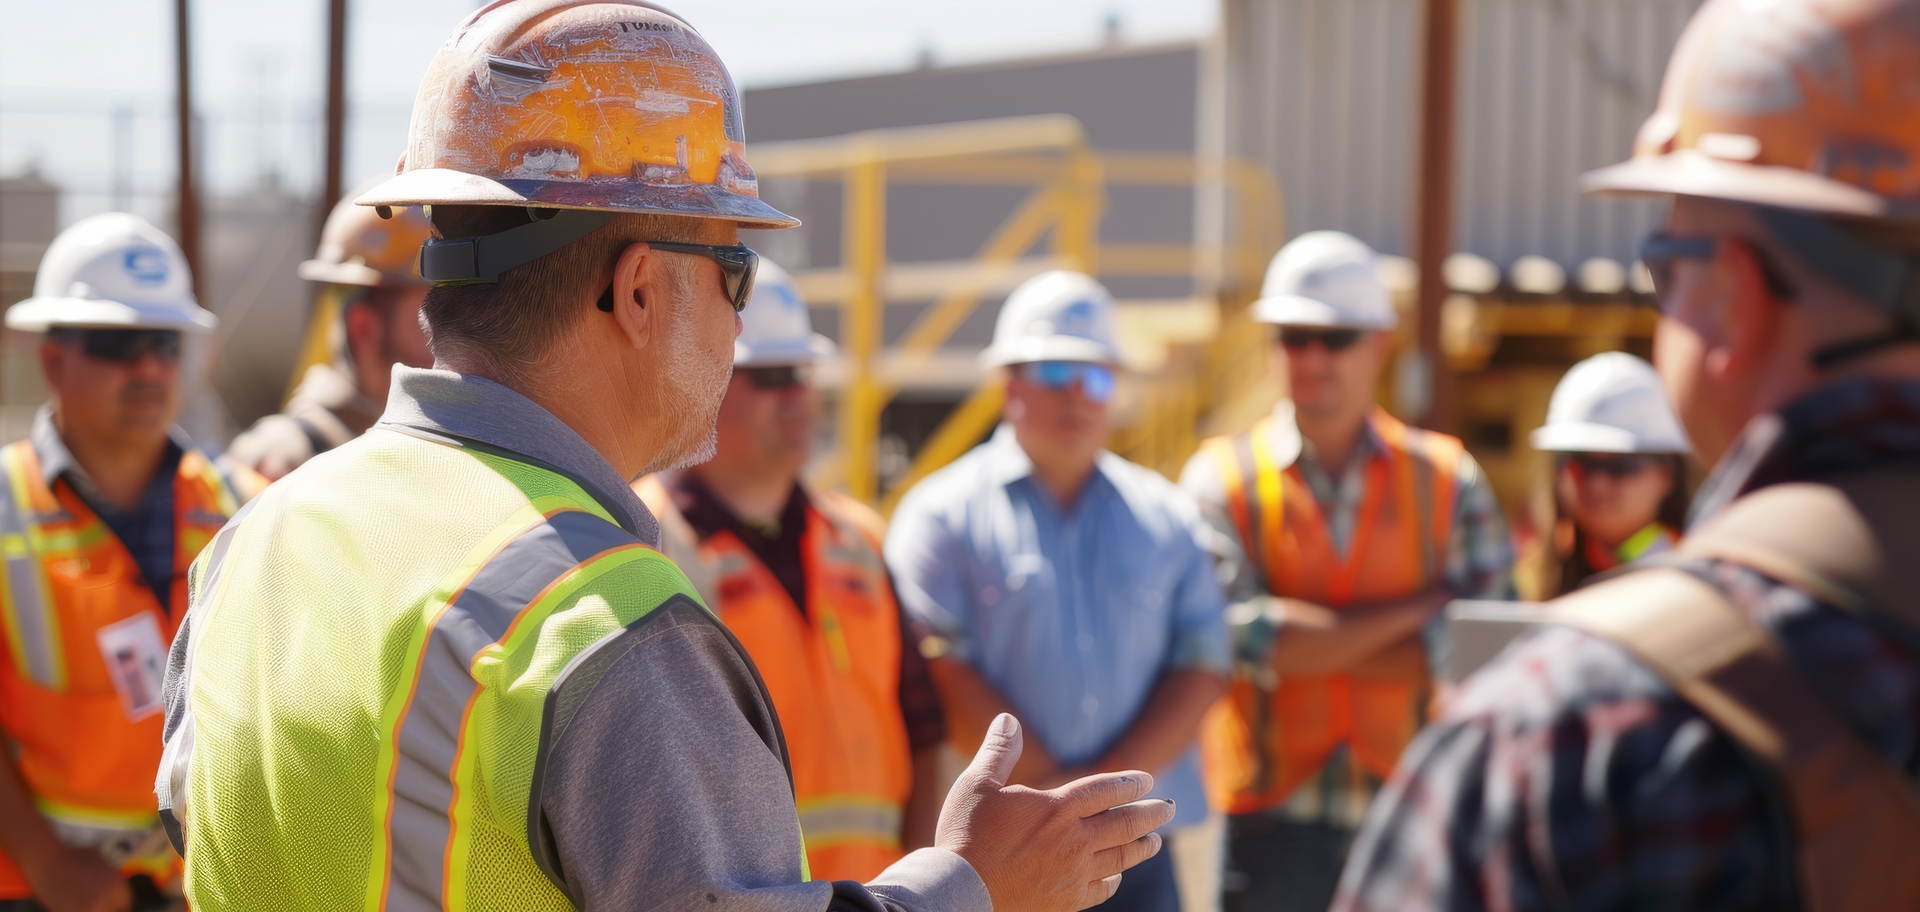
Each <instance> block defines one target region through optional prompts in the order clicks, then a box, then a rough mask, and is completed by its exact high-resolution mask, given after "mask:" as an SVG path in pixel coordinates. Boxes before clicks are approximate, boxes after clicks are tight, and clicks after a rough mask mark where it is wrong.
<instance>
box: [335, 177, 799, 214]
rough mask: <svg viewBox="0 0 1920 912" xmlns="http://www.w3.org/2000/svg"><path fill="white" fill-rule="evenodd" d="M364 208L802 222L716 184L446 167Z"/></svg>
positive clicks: (386, 186) (370, 196)
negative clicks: (557, 177) (526, 176)
mask: <svg viewBox="0 0 1920 912" xmlns="http://www.w3.org/2000/svg"><path fill="white" fill-rule="evenodd" d="M354 202H355V203H357V204H359V205H362V206H540V207H543V208H548V209H584V210H587V211H590V212H631V213H634V214H636V215H677V216H683V217H686V218H709V219H724V220H727V221H731V222H734V223H735V224H737V225H739V226H740V227H742V228H796V227H799V225H800V220H799V219H796V218H794V217H793V216H790V215H787V214H786V213H784V212H781V211H780V210H778V209H775V208H773V207H772V206H769V205H767V204H766V203H765V202H762V201H761V200H760V199H759V198H758V197H752V196H744V195H741V194H738V193H731V192H728V191H726V190H722V189H721V188H720V187H719V186H717V185H714V184H649V183H645V182H643V181H636V180H630V179H626V178H621V179H618V180H606V179H590V180H579V181H543V180H504V181H497V180H493V179H491V178H485V177H481V176H479V175H477V174H468V173H466V172H465V171H454V170H451V169H448V168H418V169H415V170H412V171H406V172H402V173H400V174H396V175H394V176H393V177H392V178H389V179H388V180H385V181H383V182H381V183H380V185H379V186H376V187H374V188H373V189H371V190H369V191H367V192H366V193H363V194H361V195H360V196H359V198H357V199H355V200H354Z"/></svg>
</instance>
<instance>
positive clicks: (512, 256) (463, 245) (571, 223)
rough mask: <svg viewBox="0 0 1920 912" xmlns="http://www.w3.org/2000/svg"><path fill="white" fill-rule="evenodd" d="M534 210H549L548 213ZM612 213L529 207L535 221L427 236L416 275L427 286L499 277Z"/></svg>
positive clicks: (588, 229)
mask: <svg viewBox="0 0 1920 912" xmlns="http://www.w3.org/2000/svg"><path fill="white" fill-rule="evenodd" d="M536 211H545V212H551V213H552V214H551V215H549V216H546V217H544V218H543V217H539V216H537V215H535V212H536ZM615 214H616V213H612V212H593V211H588V210H584V209H549V210H533V209H529V210H527V215H528V217H529V218H532V219H533V221H530V222H528V223H527V224H525V225H520V226H517V227H513V228H509V229H507V230H505V231H501V232H498V233H496V234H488V235H483V236H481V237H470V238H452V239H446V240H442V239H438V238H433V239H429V240H428V241H427V242H426V243H425V244H423V245H421V247H420V277H421V278H423V279H425V280H427V284H429V285H473V284H478V283H483V282H498V281H500V274H501V273H503V272H506V271H507V270H509V269H512V268H514V267H515V266H524V265H526V264H528V263H531V262H533V261H534V260H537V259H539V258H541V257H543V256H546V255H547V254H549V253H552V252H554V251H556V250H559V249H560V248H562V247H565V246H567V245H568V244H571V243H573V242H574V241H577V240H580V239H581V238H583V237H586V236H587V235H589V234H592V233H593V231H594V229H596V228H599V227H600V226H601V225H605V224H606V223H608V222H610V221H613V217H614V215H615Z"/></svg>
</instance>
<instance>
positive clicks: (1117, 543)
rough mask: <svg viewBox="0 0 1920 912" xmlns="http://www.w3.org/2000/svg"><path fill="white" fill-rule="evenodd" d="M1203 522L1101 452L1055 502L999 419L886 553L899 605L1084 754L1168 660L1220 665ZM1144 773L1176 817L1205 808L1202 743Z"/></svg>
mask: <svg viewBox="0 0 1920 912" xmlns="http://www.w3.org/2000/svg"><path fill="white" fill-rule="evenodd" d="M1212 536H1213V532H1212V530H1211V527H1209V526H1208V525H1207V524H1206V522H1205V520H1204V519H1202V518H1201V516H1200V512H1199V509H1198V508H1197V507H1196V506H1195V505H1194V504H1193V501H1192V500H1191V499H1190V498H1189V497H1188V496H1187V495H1186V494H1184V493H1183V492H1181V491H1180V489H1179V488H1177V487H1175V486H1174V485H1173V483H1171V482H1169V481H1168V480H1167V479H1165V478H1163V477H1161V476H1160V475H1159V474H1158V473H1155V472H1153V471H1151V470H1149V469H1146V468H1143V467H1141V466H1137V465H1134V464H1133V463H1131V462H1128V461H1126V460H1125V459H1122V458H1120V457H1119V456H1116V455H1114V454H1112V453H1107V452H1102V453H1101V454H1100V456H1099V461H1098V463H1097V466H1096V470H1095V471H1094V473H1093V474H1092V475H1091V476H1090V477H1089V478H1088V480H1087V482H1086V485H1085V487H1084V488H1083V489H1082V490H1081V492H1080V494H1079V496H1078V497H1077V498H1075V499H1074V502H1073V505H1072V507H1071V508H1066V509H1063V508H1062V507H1061V506H1060V504H1059V502H1058V501H1057V500H1056V499H1055V498H1054V496H1053V494H1052V493H1051V492H1050V491H1049V490H1047V489H1046V488H1045V487H1044V486H1043V485H1041V484H1040V482H1039V480H1038V479H1036V478H1034V477H1033V462H1032V460H1030V459H1028V458H1027V454H1026V452H1025V451H1024V450H1022V449H1021V447H1020V444H1019V442H1018V441H1017V440H1015V439H1014V435H1013V431H1012V429H1011V428H1008V427H1006V426H1002V427H1001V428H1000V429H999V430H998V431H997V432H995V433H994V435H993V438H992V439H991V440H989V441H988V442H986V443H984V444H982V445H980V446H979V447H976V448H975V449H974V450H973V451H972V452H970V453H968V454H966V455H965V456H962V457H961V458H960V459H958V460H956V461H955V462H954V463H953V464H952V465H949V466H947V467H946V468H944V469H941V470H940V471H938V472H936V473H934V474H932V475H930V476H928V477H927V479H926V480H925V481H923V482H921V484H920V485H919V486H917V487H915V488H914V489H913V490H912V491H910V492H908V494H907V496H906V497H905V498H904V499H903V500H902V501H901V502H900V506H899V509H898V510H896V511H895V512H894V514H893V519H892V522H891V525H890V528H889V529H888V532H887V541H886V560H887V567H888V569H889V570H890V571H892V573H893V577H894V583H895V586H896V587H897V588H898V590H899V593H900V602H901V605H902V607H904V608H906V609H907V610H908V611H909V612H911V613H912V614H913V615H914V616H915V617H917V618H919V619H920V620H921V621H923V622H925V623H926V624H927V625H928V626H929V627H931V628H932V629H933V630H934V631H935V632H936V633H938V634H940V635H941V636H943V637H945V638H946V639H947V641H948V643H949V644H950V653H949V654H950V655H952V656H953V657H955V658H958V659H960V660H962V661H964V662H966V663H967V664H968V665H970V666H972V667H973V668H974V669H975V670H976V671H978V672H979V673H980V674H981V676H982V677H984V678H986V680H987V682H988V683H990V684H992V685H993V686H994V688H995V689H997V690H998V691H999V692H1000V694H1001V695H1002V696H1004V697H1005V698H1006V699H1007V700H1008V701H1009V702H1010V703H1012V705H1013V708H1014V712H1015V714H1016V715H1017V716H1018V717H1019V718H1020V721H1021V723H1022V724H1023V725H1024V726H1025V729H1026V733H1027V736H1028V737H1036V738H1038V739H1039V740H1040V742H1041V743H1042V744H1044V745H1045V746H1046V748H1047V750H1048V751H1049V752H1051V753H1052V754H1053V756H1054V758H1055V759H1056V760H1058V761H1059V762H1060V763H1063V764H1066V765H1069V766H1077V765H1081V764H1086V763H1091V762H1093V761H1094V760H1096V759H1098V758H1099V756H1100V755H1101V754H1103V753H1105V752H1106V751H1107V750H1108V749H1109V748H1110V747H1112V746H1113V744H1114V742H1115V741H1117V740H1119V738H1120V736H1121V735H1123V734H1125V733H1126V731H1127V730H1128V729H1129V728H1131V727H1132V726H1133V724H1134V721H1135V719H1136V717H1137V716H1138V715H1139V714H1140V710H1141V708H1142V707H1144V706H1145V705H1146V702H1147V699H1148V698H1149V697H1150V696H1151V695H1152V693H1153V690H1154V686H1155V685H1156V684H1158V683H1159V681H1160V679H1161V677H1162V676H1163V675H1165V674H1167V673H1169V672H1172V671H1178V670H1184V669H1204V670H1207V671H1212V672H1217V673H1220V674H1226V673H1227V671H1228V670H1229V659H1228V647H1227V631H1226V626H1225V622H1224V620H1223V617H1222V614H1223V611H1224V606H1225V602H1224V597H1223V596H1222V594H1221V590H1220V584H1219V581H1218V580H1217V579H1216V578H1215V575H1214V562H1213V557H1212V555H1211V553H1210V552H1209V551H1208V548H1207V543H1208V542H1209V541H1210V540H1211V538H1212ZM1149 772H1152V773H1153V774H1154V779H1155V782H1156V785H1155V788H1154V792H1153V793H1154V794H1155V795H1156V796H1159V797H1162V798H1172V799H1174V802H1175V804H1176V816H1175V817H1174V820H1173V824H1172V825H1173V826H1175V827H1182V826H1187V825H1190V824H1194V823H1198V822H1200V821H1201V820H1203V819H1205V817H1206V813H1207V809H1206V793H1205V791H1204V790H1203V789H1202V786H1201V782H1200V764H1199V758H1198V752H1197V751H1195V750H1189V751H1188V752H1187V754H1186V756H1185V757H1183V758H1182V759H1181V760H1180V761H1179V762H1178V763H1176V764H1175V765H1174V766H1173V768H1172V769H1167V770H1150V771H1149Z"/></svg>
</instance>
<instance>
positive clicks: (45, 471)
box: [27, 402, 194, 491]
mask: <svg viewBox="0 0 1920 912" xmlns="http://www.w3.org/2000/svg"><path fill="white" fill-rule="evenodd" d="M27 440H28V442H30V443H31V444H32V445H33V453H34V455H35V456H36V457H38V458H39V460H40V480H41V481H42V482H44V483H45V484H46V486H47V487H49V488H51V487H53V483H54V482H55V481H57V480H59V478H60V476H61V475H63V474H64V475H67V476H68V478H69V480H70V481H71V482H73V483H74V484H75V485H76V486H82V487H85V488H87V490H88V491H91V490H92V488H93V480H92V479H90V478H88V477H87V470H86V469H83V468H81V467H80V463H79V462H78V461H77V460H75V459H74V458H73V451H72V450H69V449H67V442H66V441H65V440H63V439H61V437H60V429H59V428H58V427H55V426H54V423H53V403H51V402H48V403H43V404H42V405H41V406H40V408H39V410H38V411H35V412H34V413H33V428H32V429H31V430H29V431H28V432H27ZM167 445H168V446H170V447H172V448H173V449H175V450H177V451H178V452H180V453H185V452H186V451H187V450H190V449H193V448H194V442H193V438H191V437H188V436H187V433H186V432H185V431H183V430H181V429H180V427H179V426H178V425H175V426H172V427H169V428H168V429H167ZM168 455H169V456H172V455H174V454H168ZM162 464H164V465H177V464H178V460H176V459H171V458H169V459H164V460H162Z"/></svg>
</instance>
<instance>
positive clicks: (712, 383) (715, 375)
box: [643, 318, 733, 474]
mask: <svg viewBox="0 0 1920 912" xmlns="http://www.w3.org/2000/svg"><path fill="white" fill-rule="evenodd" d="M672 327H673V328H672V329H671V330H670V331H669V333H668V338H667V345H666V351H668V352H670V353H672V355H673V357H674V359H675V360H674V362H673V364H671V365H670V366H669V367H668V369H667V382H666V386H667V389H665V390H663V391H662V392H663V393H664V395H662V396H661V398H660V406H661V408H662V409H663V410H664V411H665V412H666V413H667V416H668V418H669V419H670V420H669V422H668V426H669V427H672V428H674V429H675V431H676V433H675V435H674V437H673V439H672V440H670V441H668V443H667V445H666V446H663V447H661V448H660V454H659V455H658V456H657V457H655V458H654V460H653V461H654V465H651V466H649V467H648V468H647V470H646V472H645V473H643V474H651V473H653V472H664V471H667V470H669V469H684V468H686V467H688V466H695V465H699V464H700V463H703V462H706V461H707V460H709V459H712V458H713V454H714V451H715V450H716V449H717V448H718V447H719V444H720V432H719V430H718V429H717V428H716V427H715V426H714V423H715V422H716V421H718V420H719V418H720V403H721V402H722V401H724V400H725V399H726V398H727V382H728V381H729V380H731V379H732V378H733V361H732V359H731V358H729V359H727V360H725V361H717V362H714V363H711V364H703V363H699V362H698V361H696V360H695V359H694V357H693V356H692V352H693V351H694V348H693V332H692V330H693V327H692V320H690V319H680V318H676V319H675V320H674V321H673V322H672Z"/></svg>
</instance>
